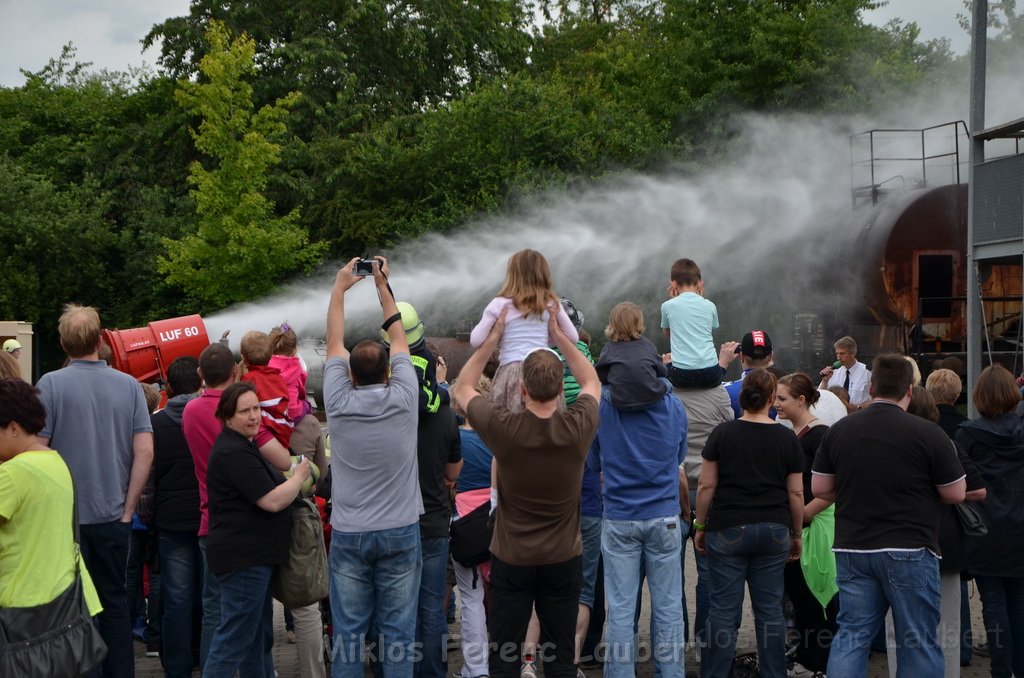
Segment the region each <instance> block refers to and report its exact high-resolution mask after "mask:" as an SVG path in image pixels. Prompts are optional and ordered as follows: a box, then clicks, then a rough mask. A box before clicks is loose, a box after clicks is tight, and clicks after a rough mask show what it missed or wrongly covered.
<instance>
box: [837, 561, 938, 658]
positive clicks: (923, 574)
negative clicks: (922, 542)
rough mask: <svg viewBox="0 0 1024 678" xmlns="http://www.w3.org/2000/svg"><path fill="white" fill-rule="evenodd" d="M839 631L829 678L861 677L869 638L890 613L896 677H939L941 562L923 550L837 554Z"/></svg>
mask: <svg viewBox="0 0 1024 678" xmlns="http://www.w3.org/2000/svg"><path fill="white" fill-rule="evenodd" d="M836 583H837V584H838V585H839V617H838V619H837V621H838V622H839V633H837V634H836V637H835V638H834V639H833V640H832V654H831V655H830V656H829V660H828V675H829V678H863V676H864V675H866V674H867V670H868V653H869V652H870V650H871V640H872V638H874V637H875V634H876V633H877V632H878V629H879V628H881V627H882V626H883V624H884V622H885V613H886V611H887V610H889V609H890V608H891V609H892V621H893V629H894V631H895V633H896V664H897V668H896V675H897V677H898V678H906V677H911V676H912V677H914V678H921V677H922V676H941V675H942V674H943V656H942V648H941V647H940V646H939V639H938V626H939V616H940V612H939V597H940V593H939V560H938V558H936V557H935V556H934V555H932V554H931V553H930V552H929V551H927V550H926V549H917V550H913V551H881V552H878V553H849V552H845V551H839V552H837V553H836Z"/></svg>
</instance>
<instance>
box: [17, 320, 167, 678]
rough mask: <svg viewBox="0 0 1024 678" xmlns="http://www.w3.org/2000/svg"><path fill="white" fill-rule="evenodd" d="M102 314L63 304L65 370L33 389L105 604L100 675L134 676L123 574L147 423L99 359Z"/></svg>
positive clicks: (125, 382) (144, 463)
mask: <svg viewBox="0 0 1024 678" xmlns="http://www.w3.org/2000/svg"><path fill="white" fill-rule="evenodd" d="M100 327H101V325H100V316H99V314H98V313H97V312H96V309H94V308H91V307H89V306H78V305H75V304H68V305H67V306H65V307H64V314H63V315H61V317H60V323H59V324H58V330H59V332H60V344H61V346H62V347H63V348H64V351H65V352H66V353H67V354H68V358H70V361H69V362H68V365H67V367H65V368H63V369H60V370H57V371H55V372H49V373H47V374H44V375H43V376H42V378H41V379H40V380H39V383H38V384H37V386H38V388H39V393H40V395H41V397H42V400H43V404H44V405H45V406H46V426H45V427H44V428H43V430H42V431H40V432H39V439H40V442H42V443H43V444H44V445H47V446H49V447H52V448H53V449H55V450H57V451H58V452H59V453H60V455H61V457H63V458H64V461H65V462H67V465H68V468H69V469H71V476H72V478H74V481H75V491H76V495H77V497H78V522H79V525H80V541H81V547H82V558H83V560H84V561H85V565H86V567H87V568H88V569H89V574H91V575H92V579H93V582H95V584H96V590H97V591H98V592H99V595H100V602H102V603H103V612H101V613H100V615H99V617H98V619H99V628H100V634H101V635H102V636H103V640H104V642H105V643H106V644H107V656H106V658H105V659H104V660H103V664H102V665H101V667H100V668H101V675H103V676H116V677H117V678H121V677H123V676H129V677H130V676H134V675H135V655H134V651H133V649H132V630H131V621H130V619H129V615H128V598H127V594H126V592H125V571H126V568H127V565H128V550H129V544H130V542H131V520H132V513H133V512H134V511H135V505H136V504H137V503H138V501H139V497H140V496H141V495H142V488H143V486H144V485H145V484H146V479H147V478H148V477H149V469H150V466H152V464H153V426H152V424H151V423H150V419H149V409H148V408H147V407H146V400H145V398H144V397H143V395H142V388H141V387H140V386H139V383H138V382H137V381H135V379H133V378H132V377H130V376H129V375H127V374H125V373H123V372H119V371H118V370H114V369H111V368H110V367H109V366H108V365H107V363H106V362H104V361H103V360H100V357H99V349H100V346H101V341H100Z"/></svg>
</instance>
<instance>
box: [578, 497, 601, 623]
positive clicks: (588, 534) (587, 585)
mask: <svg viewBox="0 0 1024 678" xmlns="http://www.w3.org/2000/svg"><path fill="white" fill-rule="evenodd" d="M580 534H581V536H582V537H583V560H582V564H581V566H580V567H581V569H582V572H581V575H582V580H581V583H580V604H581V605H586V606H587V607H589V608H590V609H591V610H593V609H594V589H595V587H596V585H597V564H598V563H599V562H600V561H601V519H600V518H595V517H594V516H581V517H580Z"/></svg>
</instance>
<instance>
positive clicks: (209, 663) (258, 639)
mask: <svg viewBox="0 0 1024 678" xmlns="http://www.w3.org/2000/svg"><path fill="white" fill-rule="evenodd" d="M273 571H274V568H272V567H270V566H269V565H255V566H253V567H247V568H245V569H244V570H236V571H235V572H230V573H228V574H226V575H220V576H218V580H219V581H220V624H219V625H218V626H217V631H216V632H215V633H214V634H213V640H212V641H210V656H209V657H207V658H206V667H205V668H204V669H203V678H234V675H235V672H238V674H239V675H242V676H245V678H274V658H273V656H272V655H271V648H272V647H273V646H274V619H273V607H272V605H271V601H270V576H271V574H273Z"/></svg>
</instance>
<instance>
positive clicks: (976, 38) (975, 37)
mask: <svg viewBox="0 0 1024 678" xmlns="http://www.w3.org/2000/svg"><path fill="white" fill-rule="evenodd" d="M987 39H988V0H974V12H973V14H972V19H971V118H970V126H971V129H970V134H971V146H970V149H971V150H970V156H969V163H968V168H967V260H968V261H967V416H968V417H970V418H972V419H974V418H977V416H978V410H977V408H976V407H975V406H974V399H973V398H972V397H971V390H972V388H973V387H974V383H975V381H976V380H977V379H978V374H979V373H980V372H981V330H982V329H983V328H982V327H981V325H980V323H981V322H983V321H982V318H983V314H982V308H981V298H980V296H979V291H980V287H979V286H978V282H979V281H978V262H977V260H976V257H975V253H976V249H975V248H976V244H975V241H974V228H975V223H974V211H975V206H974V201H975V195H976V193H977V188H976V184H975V172H974V169H975V167H976V166H977V165H979V164H981V163H983V162H984V161H985V142H984V141H982V140H980V139H978V138H977V133H978V132H980V131H982V130H983V129H985V61H986V51H987V44H986V41H987Z"/></svg>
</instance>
